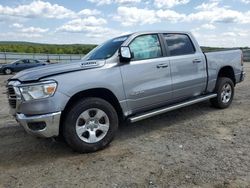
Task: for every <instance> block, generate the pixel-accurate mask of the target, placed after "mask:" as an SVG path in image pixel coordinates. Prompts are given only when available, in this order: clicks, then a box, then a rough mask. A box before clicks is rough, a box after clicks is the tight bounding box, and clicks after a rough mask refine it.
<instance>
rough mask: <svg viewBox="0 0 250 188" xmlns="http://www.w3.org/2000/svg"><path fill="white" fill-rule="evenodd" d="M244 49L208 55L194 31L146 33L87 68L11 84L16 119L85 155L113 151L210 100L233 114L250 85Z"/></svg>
mask: <svg viewBox="0 0 250 188" xmlns="http://www.w3.org/2000/svg"><path fill="white" fill-rule="evenodd" d="M244 76H245V73H244V70H243V58H242V52H241V51H240V50H232V51H221V52H212V53H203V52H202V50H201V48H200V47H199V45H198V43H197V42H196V40H195V38H194V37H193V36H192V34H191V33H189V32H167V31H166V32H165V31H161V32H138V33H133V34H130V35H125V36H120V37H117V38H114V39H111V40H108V41H107V42H105V43H103V44H102V45H100V46H98V47H96V48H95V49H93V50H92V51H91V52H90V53H89V54H87V55H86V56H85V57H84V59H82V61H80V62H77V63H69V64H56V65H48V66H45V67H39V68H33V69H29V70H26V71H22V72H20V73H18V74H16V75H15V76H14V77H12V78H11V79H9V81H8V84H7V91H8V92H7V93H8V100H9V104H10V108H11V113H12V114H13V116H14V117H15V118H16V120H17V121H18V122H19V123H20V124H21V125H22V126H23V127H24V129H25V130H26V131H27V132H28V133H30V134H33V135H35V136H40V137H58V136H62V137H63V138H64V139H65V141H66V142H67V143H68V145H69V146H70V147H72V148H73V149H74V150H76V151H78V152H92V151H96V150H99V149H102V148H104V147H105V146H107V145H108V144H109V143H110V142H111V141H112V139H113V138H114V136H115V133H116V131H117V128H118V124H119V122H121V121H125V120H126V121H129V122H132V123H133V122H136V121H139V120H143V119H146V118H150V117H152V116H155V115H158V114H162V113H165V112H168V111H171V110H175V109H178V108H181V107H184V106H188V105H192V104H194V103H198V102H201V101H204V100H208V99H210V101H211V104H212V106H214V107H217V108H220V109H223V108H227V107H228V106H229V105H230V104H231V102H232V100H233V96H234V88H235V86H236V84H238V83H239V82H241V81H243V80H244Z"/></svg>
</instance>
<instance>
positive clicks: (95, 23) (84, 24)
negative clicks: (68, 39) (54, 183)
mask: <svg viewBox="0 0 250 188" xmlns="http://www.w3.org/2000/svg"><path fill="white" fill-rule="evenodd" d="M106 23H107V21H106V20H105V19H103V18H96V17H94V16H90V17H87V18H82V19H81V18H78V19H74V20H71V21H69V22H67V23H65V24H64V25H62V26H61V27H59V28H58V29H57V31H64V32H83V31H95V30H96V28H99V29H100V28H101V26H102V25H105V24H106Z"/></svg>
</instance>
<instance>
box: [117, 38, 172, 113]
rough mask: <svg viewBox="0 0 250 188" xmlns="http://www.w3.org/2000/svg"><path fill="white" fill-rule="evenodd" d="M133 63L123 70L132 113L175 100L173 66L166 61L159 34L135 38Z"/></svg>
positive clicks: (123, 67)
mask: <svg viewBox="0 0 250 188" xmlns="http://www.w3.org/2000/svg"><path fill="white" fill-rule="evenodd" d="M129 47H130V50H131V53H132V55H133V58H132V60H131V61H130V63H128V64H124V65H122V66H121V73H122V78H123V82H124V90H125V94H126V98H127V103H128V106H129V108H130V110H131V112H132V113H133V112H138V111H141V110H146V109H149V108H151V107H153V106H158V105H162V104H165V103H167V102H168V101H170V100H171V98H172V88H171V85H172V83H171V76H170V65H169V60H168V58H167V57H163V51H162V46H161V43H160V41H159V36H158V34H148V35H141V36H138V37H136V38H135V39H134V40H133V41H132V42H131V43H130V44H129Z"/></svg>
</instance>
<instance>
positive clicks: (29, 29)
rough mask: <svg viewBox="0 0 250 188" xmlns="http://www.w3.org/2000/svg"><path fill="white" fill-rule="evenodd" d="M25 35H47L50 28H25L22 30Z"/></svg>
mask: <svg viewBox="0 0 250 188" xmlns="http://www.w3.org/2000/svg"><path fill="white" fill-rule="evenodd" d="M20 31H21V32H23V33H45V32H47V31H49V29H48V28H45V29H43V28H40V27H25V28H22V29H21V30H20Z"/></svg>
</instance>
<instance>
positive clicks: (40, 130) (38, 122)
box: [16, 112, 61, 138]
mask: <svg viewBox="0 0 250 188" xmlns="http://www.w3.org/2000/svg"><path fill="white" fill-rule="evenodd" d="M60 117H61V112H55V113H50V114H43V115H32V116H26V115H24V114H19V113H17V114H16V120H17V122H19V123H20V124H21V125H22V126H23V127H24V129H25V130H26V131H27V132H28V133H29V134H31V135H34V136H38V137H45V138H49V137H55V136H58V135H59V126H60Z"/></svg>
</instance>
